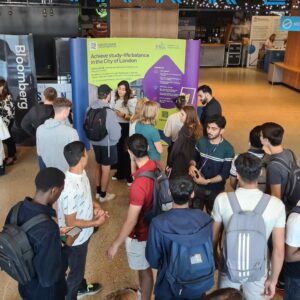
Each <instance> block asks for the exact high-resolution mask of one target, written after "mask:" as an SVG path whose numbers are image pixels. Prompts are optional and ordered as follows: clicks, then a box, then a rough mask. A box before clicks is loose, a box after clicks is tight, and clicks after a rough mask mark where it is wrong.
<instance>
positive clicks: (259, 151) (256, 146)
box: [230, 125, 269, 192]
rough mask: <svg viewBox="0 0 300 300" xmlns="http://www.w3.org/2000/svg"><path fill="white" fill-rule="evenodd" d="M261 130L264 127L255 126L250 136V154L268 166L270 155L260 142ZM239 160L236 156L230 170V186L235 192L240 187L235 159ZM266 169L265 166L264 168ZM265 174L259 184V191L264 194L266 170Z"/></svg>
mask: <svg viewBox="0 0 300 300" xmlns="http://www.w3.org/2000/svg"><path fill="white" fill-rule="evenodd" d="M261 129H262V126H260V125H259V126H255V127H254V128H253V129H252V130H251V131H250V134H249V146H250V148H249V150H248V153H251V154H253V155H254V156H256V157H258V158H259V159H261V160H262V162H263V164H264V165H266V164H267V161H268V160H269V155H267V154H266V153H265V151H264V150H263V145H262V143H261V141H260V134H261ZM236 158H237V156H235V158H234V159H233V161H232V164H231V169H230V185H231V187H232V188H233V189H234V190H235V189H236V188H237V185H238V181H237V175H236V167H235V159H236ZM263 167H264V166H263ZM263 171H264V174H262V175H261V177H262V176H263V177H264V178H261V180H262V181H263V182H260V181H259V182H258V184H259V189H260V190H261V191H263V192H265V191H266V180H267V178H266V170H265V169H263Z"/></svg>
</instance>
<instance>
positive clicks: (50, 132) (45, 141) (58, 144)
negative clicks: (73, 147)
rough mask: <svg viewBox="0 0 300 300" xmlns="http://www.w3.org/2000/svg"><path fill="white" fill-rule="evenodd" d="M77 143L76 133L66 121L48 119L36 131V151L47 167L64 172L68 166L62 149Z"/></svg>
mask: <svg viewBox="0 0 300 300" xmlns="http://www.w3.org/2000/svg"><path fill="white" fill-rule="evenodd" d="M74 141H79V136H78V133H77V131H76V130H75V129H74V128H72V127H71V126H69V125H67V124H66V121H58V120H54V119H48V120H46V121H45V123H44V124H42V125H40V126H39V127H38V129H37V131H36V150H37V154H38V156H41V157H42V159H43V161H44V163H45V164H46V166H47V167H55V168H58V169H60V170H61V171H63V172H65V171H66V170H68V168H69V166H68V163H67V161H66V159H65V157H64V147H65V146H66V145H67V144H69V143H71V142H74Z"/></svg>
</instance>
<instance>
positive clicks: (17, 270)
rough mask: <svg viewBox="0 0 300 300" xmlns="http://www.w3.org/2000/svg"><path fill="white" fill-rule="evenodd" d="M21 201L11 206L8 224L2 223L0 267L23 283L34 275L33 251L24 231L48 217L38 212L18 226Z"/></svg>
mask: <svg viewBox="0 0 300 300" xmlns="http://www.w3.org/2000/svg"><path fill="white" fill-rule="evenodd" d="M22 203H23V202H19V203H18V204H17V205H15V206H14V207H13V209H12V214H11V217H10V220H9V221H10V222H9V224H6V225H4V227H3V230H2V232H0V269H1V270H3V271H4V272H6V273H7V274H8V275H9V276H11V277H12V278H13V279H15V280H16V281H18V282H19V283H20V284H22V285H25V284H27V283H28V282H30V281H31V280H32V279H33V278H34V277H35V275H36V273H35V270H34V266H33V257H34V251H33V249H32V247H31V245H30V243H29V240H28V237H27V235H26V232H28V231H29V230H30V229H31V228H33V227H34V226H36V225H38V224H40V223H42V222H44V221H47V220H50V218H49V217H48V216H47V215H45V214H39V215H37V216H35V217H33V218H31V219H30V220H29V221H27V222H26V223H24V224H23V225H22V226H18V225H17V219H18V213H19V208H20V206H21V204H22Z"/></svg>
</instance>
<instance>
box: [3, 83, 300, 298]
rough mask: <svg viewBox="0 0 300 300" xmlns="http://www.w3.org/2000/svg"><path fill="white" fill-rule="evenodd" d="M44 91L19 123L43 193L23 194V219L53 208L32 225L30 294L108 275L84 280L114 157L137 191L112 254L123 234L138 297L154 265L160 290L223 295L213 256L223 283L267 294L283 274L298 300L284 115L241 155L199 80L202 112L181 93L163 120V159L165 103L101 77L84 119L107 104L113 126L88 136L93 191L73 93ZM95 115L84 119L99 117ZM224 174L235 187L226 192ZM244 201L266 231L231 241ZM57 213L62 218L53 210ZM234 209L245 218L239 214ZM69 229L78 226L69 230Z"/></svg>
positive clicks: (87, 289)
mask: <svg viewBox="0 0 300 300" xmlns="http://www.w3.org/2000/svg"><path fill="white" fill-rule="evenodd" d="M2 86H3V85H2ZM0 87H1V82H0ZM5 94H6V96H5V97H6V98H7V97H9V92H8V90H7V91H5V88H2V90H0V95H2V96H1V97H2V98H3V95H5ZM2 98H0V104H1V103H2V101H3V100H1V99H2ZM44 99H45V100H44V102H43V103H40V104H38V105H37V106H35V107H33V108H32V109H31V110H30V111H29V112H28V114H27V115H26V116H25V117H24V119H23V122H22V127H23V129H24V130H25V131H26V132H27V133H28V134H30V135H32V136H34V137H35V138H36V147H37V156H38V160H39V166H40V172H39V173H38V175H37V177H36V179H35V185H36V193H35V195H34V197H33V198H30V197H26V198H25V199H24V201H23V202H22V204H21V206H20V210H19V215H18V219H17V223H18V225H19V226H20V225H22V224H24V223H25V222H26V221H28V220H30V219H31V218H33V217H34V216H36V215H38V214H41V213H42V214H46V215H48V216H49V220H47V221H44V222H43V223H41V224H39V226H35V227H33V228H32V229H30V230H29V231H28V232H27V236H28V239H29V241H30V244H31V245H32V248H33V249H34V252H35V256H34V259H33V265H34V268H35V270H36V276H35V277H34V278H33V279H32V280H31V281H30V282H28V283H27V284H19V292H20V295H21V297H22V298H23V299H58V300H59V299H68V300H69V299H70V300H71V299H72V300H73V299H78V298H80V297H82V296H85V295H92V294H95V293H98V292H99V291H100V290H101V284H99V283H93V284H89V283H87V281H86V280H85V278H84V272H85V263H86V257H87V251H88V244H89V240H90V238H91V236H92V234H93V231H94V228H95V227H99V226H101V225H102V224H103V223H104V222H105V221H106V219H107V218H108V213H107V212H106V211H104V210H103V209H102V208H101V204H102V203H103V202H106V201H111V200H113V199H114V198H115V197H116V195H115V194H112V193H108V187H109V181H110V179H111V175H110V171H111V168H112V167H114V168H115V169H116V172H115V173H114V175H113V176H112V179H113V180H123V179H124V180H126V181H127V184H128V185H129V186H130V191H129V207H128V213H127V217H126V220H125V222H124V224H123V225H122V228H121V229H120V232H119V233H118V234H117V236H116V237H115V239H114V240H113V242H112V244H111V246H110V247H109V249H108V250H107V256H108V258H109V259H113V258H114V257H115V255H116V254H117V252H118V249H119V247H120V246H121V245H122V244H123V243H124V242H125V247H126V252H127V257H128V264H129V267H130V268H131V269H133V270H136V271H138V278H139V285H140V289H139V290H138V292H137V297H138V299H143V300H148V299H150V298H151V295H152V292H153V281H154V280H153V274H152V268H154V269H157V270H158V273H157V277H156V282H155V288H154V295H155V299H158V300H167V299H224V298H217V297H218V296H216V297H215V298H213V297H214V296H213V295H211V297H210V296H209V295H205V293H206V292H207V291H208V290H209V289H210V288H211V287H212V286H213V285H214V265H215V266H216V268H218V269H219V278H220V282H219V288H225V294H226V293H228V289H226V288H234V289H235V290H238V291H241V292H242V293H243V297H244V298H245V299H247V300H253V299H255V300H256V299H264V298H270V299H271V298H273V296H274V295H275V292H276V285H277V283H278V278H279V277H280V280H281V281H282V283H285V288H284V299H286V300H297V299H300V279H299V278H300V250H299V247H300V234H299V225H300V215H299V214H298V213H297V211H296V209H295V208H294V207H295V206H296V207H297V205H299V206H300V202H299V203H297V201H295V199H294V198H293V199H291V198H290V195H288V194H287V189H288V186H289V184H290V180H291V172H290V170H291V168H294V169H295V166H296V161H295V157H294V154H293V152H292V151H291V150H288V149H284V148H283V146H282V139H283V135H284V129H283V128H282V127H281V126H280V125H279V124H276V123H271V122H268V123H264V124H262V125H259V126H255V127H254V128H253V129H252V130H251V132H250V135H249V144H250V148H249V149H248V151H247V152H246V153H242V154H239V155H236V156H235V153H234V148H233V146H232V145H231V144H230V142H229V141H227V140H226V139H225V138H224V137H223V133H224V130H225V127H226V119H225V117H224V116H222V109H221V105H220V103H219V102H218V101H217V100H216V99H215V98H214V97H213V96H212V90H211V88H210V87H208V86H206V85H204V86H200V87H199V88H198V102H199V104H202V105H199V106H201V109H202V111H200V112H199V111H198V112H197V110H196V109H195V108H194V107H193V106H190V105H187V103H186V100H185V96H184V95H181V96H178V97H177V98H176V99H174V104H175V106H176V108H177V109H178V112H176V113H174V114H172V115H170V116H169V118H168V119H167V122H166V125H165V129H164V135H165V136H166V137H167V138H170V145H169V147H168V159H167V164H166V166H165V168H164V167H163V164H161V163H160V164H158V163H157V162H159V161H160V158H161V154H162V152H163V147H162V144H161V137H160V134H159V131H158V130H157V129H156V128H155V122H156V119H157V115H158V111H159V105H158V104H157V103H156V102H153V101H150V100H148V99H136V97H135V96H134V93H133V91H132V90H131V89H130V87H129V84H128V82H127V81H121V82H120V83H119V84H118V87H117V89H116V91H115V92H113V91H112V89H111V88H110V87H109V86H107V85H105V84H104V85H100V86H99V88H98V99H94V100H95V101H94V102H93V104H92V105H91V106H90V107H89V108H88V110H87V113H86V114H87V118H88V116H89V114H91V113H95V112H99V111H101V114H103V115H102V117H103V116H104V117H103V118H104V119H103V118H102V120H104V121H105V126H104V127H105V130H106V131H105V134H104V136H103V137H102V138H101V139H100V140H95V139H92V140H91V145H92V147H93V150H94V153H95V160H96V175H95V182H96V191H95V192H96V193H95V196H94V195H93V193H92V191H91V187H90V182H89V179H88V177H87V174H86V172H85V167H86V166H87V161H88V153H87V151H86V149H85V146H84V144H83V143H82V142H80V141H79V137H78V134H77V131H76V130H75V129H74V128H72V125H71V123H72V122H71V121H70V119H69V114H70V110H71V102H70V101H69V100H67V99H64V98H57V94H56V91H55V89H53V88H47V89H46V90H45V91H44ZM7 101H9V100H7ZM1 105H3V106H4V105H5V103H4V102H3V104H1ZM99 109H102V110H99ZM201 109H200V110H201ZM103 111H105V112H104V113H103ZM197 113H198V114H197ZM199 114H200V118H199ZM4 121H5V119H4ZM5 122H6V121H5ZM7 122H8V121H7ZM7 122H6V123H7ZM88 122H89V121H86V124H85V125H86V126H89V125H90V124H92V123H88ZM7 126H9V123H7ZM88 129H89V128H88ZM90 129H93V128H90ZM89 132H90V131H89ZM14 156H15V152H14V153H13V154H8V164H9V163H10V162H11V160H9V159H10V158H11V157H14ZM161 168H164V169H165V172H166V174H167V176H168V178H169V188H170V193H171V196H172V200H173V201H174V202H173V208H172V209H171V210H169V211H166V212H164V213H162V214H160V215H158V216H156V217H155V218H153V219H152V220H151V222H148V221H147V220H146V215H147V213H148V212H149V211H151V209H152V206H153V201H154V200H153V198H154V193H155V189H156V188H157V182H156V181H155V180H153V179H152V178H151V176H150V177H149V173H150V174H153V173H155V172H156V171H157V169H161ZM229 177H230V184H231V186H232V188H233V190H234V191H235V192H231V193H226V192H224V191H225V184H226V181H227V179H228V178H229ZM296 184H297V182H296ZM289 188H290V187H289ZM296 197H297V196H296ZM280 199H281V200H280ZM297 200H300V194H299V195H298V199H297ZM52 207H53V208H52ZM204 208H205V209H204ZM12 212H13V209H12V210H11V211H10V213H9V214H8V217H7V219H6V222H5V223H6V224H9V223H10V221H11V220H10V219H11V215H12ZM242 212H247V213H245V214H244V215H243V214H242ZM249 212H252V213H253V216H252V215H251V216H252V217H251V218H250V223H252V226H254V227H255V226H256V227H257V228H258V229H257V231H259V229H261V232H262V234H261V238H260V239H258V238H257V235H256V236H255V239H256V240H255V241H256V242H257V241H259V242H258V243H257V244H253V243H252V240H251V239H250V237H251V238H252V233H249V234H248V236H247V235H242V234H241V235H240V236H239V237H238V238H237V239H235V240H234V239H233V242H232V240H230V238H229V236H232V235H230V234H229V233H231V232H232V231H238V230H240V231H242V230H243V229H241V228H238V226H239V224H241V223H242V222H240V219H239V218H240V217H241V216H236V215H239V214H240V215H241V214H242V217H241V218H242V219H241V220H242V221H243V218H244V220H246V219H247V214H248V215H249ZM56 215H57V223H56V222H55V221H54V220H53V219H52V217H54V216H56ZM287 216H289V217H288V219H287V224H286V217H287ZM235 218H236V219H237V220H238V221H236V222H235V224H234V225H233V219H235ZM234 226H235V227H234ZM248 226H251V224H250V225H248ZM233 227H234V230H232V228H233ZM70 228H79V229H78V232H76V234H75V235H70V234H68V232H69V230H70ZM253 231H255V230H253ZM285 232H286V233H285ZM224 236H225V237H224ZM223 240H224V243H223ZM221 247H224V251H223V252H222V251H220V248H221ZM254 248H257V249H262V253H263V260H262V261H259V260H255V259H257V257H256V256H255V255H256V254H255V255H254V254H253V252H255V250H254ZM195 249H196V250H195ZM194 250H195V251H196V252H193V251H194ZM197 251H198V252H197ZM199 251H200V252H199ZM235 251H236V252H235ZM257 251H258V250H257ZM220 252H221V253H220ZM267 253H268V258H267V257H266V255H267ZM252 255H254V256H253V257H254V258H253V260H251V259H252ZM234 256H235V258H232V257H234ZM250 258H251V259H250ZM284 260H285V262H284ZM199 265H202V266H201V268H202V269H201V268H200V269H201V270H203V274H202V275H201V274H200V275H199V274H198V277H197V280H198V281H195V279H196V278H193V277H192V276H194V275H193V274H195V273H197V270H198V269H197V268H198V267H199ZM204 265H205V268H204V267H203V266H204ZM235 266H237V268H236V269H234V267H235ZM251 266H252V267H253V269H251V268H250V267H251ZM67 270H69V272H68V273H67V276H66V277H65V273H66V271H67ZM280 273H281V275H280ZM249 274H250V275H249ZM252 275H253V276H252ZM184 276H187V277H184ZM251 276H252V277H251ZM184 278H189V281H188V282H187V281H184ZM237 278H238V279H237ZM235 290H231V291H233V293H236V294H235V295H236V296H234V294H230V293H229V294H230V295H231V296H230V295H229V296H228V299H229V298H230V297H231V298H230V299H240V298H238V297H242V296H241V294H240V293H239V292H237V291H236V292H234V291H235ZM199 291H201V292H199ZM221 292H222V291H220V292H218V293H219V294H221ZM220 297H221V296H220ZM234 297H237V298H234ZM226 299H227V298H226Z"/></svg>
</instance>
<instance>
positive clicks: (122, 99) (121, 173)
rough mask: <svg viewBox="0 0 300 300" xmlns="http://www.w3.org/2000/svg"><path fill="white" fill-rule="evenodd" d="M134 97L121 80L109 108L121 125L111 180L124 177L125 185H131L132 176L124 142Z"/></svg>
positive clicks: (134, 102)
mask: <svg viewBox="0 0 300 300" xmlns="http://www.w3.org/2000/svg"><path fill="white" fill-rule="evenodd" d="M135 105H136V98H134V97H133V92H132V90H131V89H130V86H129V83H128V81H126V80H122V81H120V82H119V83H118V89H117V90H116V93H115V98H114V101H111V108H112V109H113V110H114V112H115V113H116V115H117V118H118V122H119V124H120V126H121V138H120V139H119V142H118V144H117V148H118V163H117V165H116V167H117V171H116V173H115V174H114V175H113V177H112V179H113V180H119V179H126V180H127V185H129V186H130V185H131V183H132V178H131V172H130V160H129V154H128V152H127V150H126V145H125V142H126V140H127V139H128V137H129V121H130V118H131V116H132V115H133V114H134V110H135Z"/></svg>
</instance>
